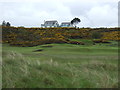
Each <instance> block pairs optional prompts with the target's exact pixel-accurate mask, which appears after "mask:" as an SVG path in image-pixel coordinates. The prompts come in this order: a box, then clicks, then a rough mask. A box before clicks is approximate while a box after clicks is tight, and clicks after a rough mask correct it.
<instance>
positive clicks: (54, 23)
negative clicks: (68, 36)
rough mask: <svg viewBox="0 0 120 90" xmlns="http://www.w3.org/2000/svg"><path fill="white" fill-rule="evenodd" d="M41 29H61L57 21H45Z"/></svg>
mask: <svg viewBox="0 0 120 90" xmlns="http://www.w3.org/2000/svg"><path fill="white" fill-rule="evenodd" d="M41 27H59V24H58V22H57V20H52V21H44V24H41Z"/></svg>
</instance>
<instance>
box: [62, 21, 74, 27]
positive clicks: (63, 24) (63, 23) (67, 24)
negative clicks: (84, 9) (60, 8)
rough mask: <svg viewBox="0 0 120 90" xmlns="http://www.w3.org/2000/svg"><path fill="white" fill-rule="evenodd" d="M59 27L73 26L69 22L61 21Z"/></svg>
mask: <svg viewBox="0 0 120 90" xmlns="http://www.w3.org/2000/svg"><path fill="white" fill-rule="evenodd" d="M60 27H73V25H72V24H71V22H62V23H61V25H60Z"/></svg>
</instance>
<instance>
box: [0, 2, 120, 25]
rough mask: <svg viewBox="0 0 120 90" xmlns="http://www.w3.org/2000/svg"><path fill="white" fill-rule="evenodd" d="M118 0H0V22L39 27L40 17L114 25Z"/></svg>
mask: <svg viewBox="0 0 120 90" xmlns="http://www.w3.org/2000/svg"><path fill="white" fill-rule="evenodd" d="M118 1H119V0H29V1H28V0H0V8H1V10H0V13H1V14H0V17H1V18H0V22H2V21H3V20H5V21H6V22H7V21H8V22H10V23H11V25H12V26H25V27H40V26H41V24H42V23H43V22H44V20H46V21H47V20H57V21H58V22H59V24H61V22H69V21H71V20H72V19H73V18H75V17H77V18H80V19H81V22H80V23H79V24H78V26H79V27H117V26H118Z"/></svg>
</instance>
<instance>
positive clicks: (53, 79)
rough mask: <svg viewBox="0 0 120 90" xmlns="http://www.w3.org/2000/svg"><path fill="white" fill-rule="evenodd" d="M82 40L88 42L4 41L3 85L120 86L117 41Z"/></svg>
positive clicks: (17, 86)
mask: <svg viewBox="0 0 120 90" xmlns="http://www.w3.org/2000/svg"><path fill="white" fill-rule="evenodd" d="M79 40H80V39H76V41H79ZM80 41H82V42H84V43H86V44H85V45H74V44H46V45H39V46H34V47H16V46H9V45H8V44H3V88H116V87H118V43H117V42H116V41H112V42H111V43H109V44H95V45H93V44H92V41H91V40H85V39H84V40H83V39H82V40H80Z"/></svg>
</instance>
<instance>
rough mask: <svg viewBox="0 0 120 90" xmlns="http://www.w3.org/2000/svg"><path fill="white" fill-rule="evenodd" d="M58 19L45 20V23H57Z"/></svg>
mask: <svg viewBox="0 0 120 90" xmlns="http://www.w3.org/2000/svg"><path fill="white" fill-rule="evenodd" d="M55 22H57V20H51V21H45V23H55Z"/></svg>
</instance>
